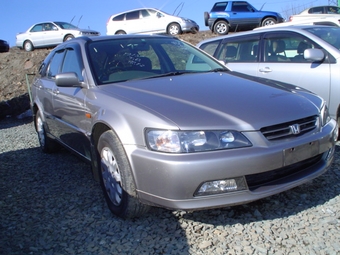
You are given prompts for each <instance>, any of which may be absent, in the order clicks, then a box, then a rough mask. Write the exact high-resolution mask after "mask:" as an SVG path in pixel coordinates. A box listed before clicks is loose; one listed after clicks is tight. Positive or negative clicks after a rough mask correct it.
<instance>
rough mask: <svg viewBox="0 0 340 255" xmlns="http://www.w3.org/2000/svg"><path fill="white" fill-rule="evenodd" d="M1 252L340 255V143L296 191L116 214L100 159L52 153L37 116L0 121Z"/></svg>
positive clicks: (54, 254)
mask: <svg viewBox="0 0 340 255" xmlns="http://www.w3.org/2000/svg"><path fill="white" fill-rule="evenodd" d="M0 141H1V142H0V194H1V199H0V254H20V255H21V254H53V255H58V254H96V255H97V254H98V255H100V254H278V255H280V254H301V255H305V254H310V255H311V254H340V195H339V194H340V174H339V164H340V147H339V146H337V150H336V154H337V156H336V159H335V162H334V163H333V166H332V168H331V169H330V170H329V171H328V172H327V173H326V174H324V175H322V176H321V177H319V178H317V179H315V180H313V181H311V182H309V183H307V184H304V185H302V186H300V187H297V188H294V189H292V190H290V191H287V192H284V193H281V194H279V195H275V196H272V197H270V198H266V199H262V200H259V201H256V202H253V203H250V204H247V205H242V206H235V207H228V208H223V209H215V210H206V211H198V212H191V213H189V212H182V211H174V212H172V211H168V210H165V209H160V208H153V209H152V210H151V211H150V212H149V213H148V214H147V215H145V216H144V217H142V218H139V219H134V220H122V219H119V218H116V217H114V216H113V215H112V214H111V213H110V211H109V209H108V208H107V207H106V204H105V201H104V199H103V196H102V193H101V190H100V187H99V183H97V182H95V181H94V180H93V178H92V175H91V171H90V166H89V165H87V164H85V163H84V162H82V161H81V160H79V159H78V158H77V157H75V156H73V155H70V154H69V153H68V152H67V151H61V152H58V153H55V154H51V155H46V154H43V153H42V152H41V151H40V149H39V147H38V140H37V136H36V133H35V131H34V128H33V122H32V121H31V119H26V120H17V119H5V120H2V121H0Z"/></svg>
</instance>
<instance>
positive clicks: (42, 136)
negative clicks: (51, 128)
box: [35, 110, 60, 153]
mask: <svg viewBox="0 0 340 255" xmlns="http://www.w3.org/2000/svg"><path fill="white" fill-rule="evenodd" d="M35 128H36V131H37V133H38V138H39V144H40V148H41V150H42V151H43V152H45V153H51V152H55V151H57V150H58V149H59V148H60V146H59V144H58V143H57V142H56V141H54V140H53V139H52V138H50V137H48V136H47V135H46V129H45V123H44V121H43V118H42V116H41V113H40V111H39V110H38V111H37V114H36V116H35Z"/></svg>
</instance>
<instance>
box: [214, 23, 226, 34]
mask: <svg viewBox="0 0 340 255" xmlns="http://www.w3.org/2000/svg"><path fill="white" fill-rule="evenodd" d="M216 30H217V32H218V33H219V34H223V33H225V32H226V31H227V27H226V25H224V24H218V26H217V29H216Z"/></svg>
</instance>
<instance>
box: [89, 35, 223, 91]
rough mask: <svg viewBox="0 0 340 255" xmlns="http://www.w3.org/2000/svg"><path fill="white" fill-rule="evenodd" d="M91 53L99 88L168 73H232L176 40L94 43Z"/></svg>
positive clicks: (90, 45)
mask: <svg viewBox="0 0 340 255" xmlns="http://www.w3.org/2000/svg"><path fill="white" fill-rule="evenodd" d="M88 51H89V56H90V63H91V65H92V67H93V70H94V71H93V72H94V77H95V79H96V81H97V84H99V85H100V84H107V83H113V82H122V81H129V80H136V79H145V78H154V77H159V76H164V75H167V74H172V75H174V74H175V75H176V74H183V73H196V72H208V71H211V70H216V69H219V70H221V69H225V70H228V69H226V68H225V67H224V66H223V65H221V64H220V63H218V62H216V61H215V60H213V59H212V58H211V57H209V56H208V55H206V54H204V53H202V52H201V51H199V50H197V49H196V48H195V47H193V46H191V45H189V44H187V43H185V42H183V41H180V40H174V39H173V38H143V39H141V38H131V39H129V40H126V39H121V40H117V39H114V40H105V41H93V42H91V43H89V45H88Z"/></svg>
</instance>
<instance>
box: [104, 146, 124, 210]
mask: <svg viewBox="0 0 340 255" xmlns="http://www.w3.org/2000/svg"><path fill="white" fill-rule="evenodd" d="M101 168H102V178H103V181H104V186H105V189H106V192H107V194H108V196H109V197H110V200H111V202H112V203H113V204H114V205H117V206H118V205H120V203H121V201H122V196H123V189H122V185H121V183H122V179H121V175H120V171H119V168H118V165H117V162H116V160H115V158H114V155H113V153H112V151H111V149H110V148H108V147H105V148H103V149H102V151H101Z"/></svg>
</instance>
